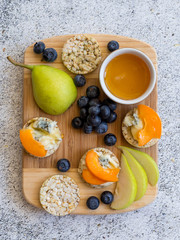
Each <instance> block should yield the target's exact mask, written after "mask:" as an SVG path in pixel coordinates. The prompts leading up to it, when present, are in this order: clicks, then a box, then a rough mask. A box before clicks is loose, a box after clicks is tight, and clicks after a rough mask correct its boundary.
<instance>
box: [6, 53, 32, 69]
mask: <svg viewBox="0 0 180 240" xmlns="http://www.w3.org/2000/svg"><path fill="white" fill-rule="evenodd" d="M7 59H8V60H9V61H10V62H11V63H12V64H14V65H15V66H20V67H24V68H27V69H30V70H32V69H33V65H26V64H22V63H18V62H16V61H15V60H13V59H12V57H10V56H8V57H7Z"/></svg>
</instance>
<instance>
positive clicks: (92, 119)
mask: <svg viewBox="0 0 180 240" xmlns="http://www.w3.org/2000/svg"><path fill="white" fill-rule="evenodd" d="M87 123H88V125H90V126H93V127H97V126H99V124H100V123H101V118H100V117H99V116H94V117H92V116H90V115H89V116H88V117H87Z"/></svg>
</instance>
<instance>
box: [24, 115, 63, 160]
mask: <svg viewBox="0 0 180 240" xmlns="http://www.w3.org/2000/svg"><path fill="white" fill-rule="evenodd" d="M40 118H41V119H43V120H44V121H47V122H53V121H52V120H51V119H49V118H45V117H35V118H32V119H30V120H29V121H28V122H27V123H26V124H24V126H23V129H27V128H28V126H29V125H30V124H31V123H32V122H35V121H36V120H37V119H40ZM56 128H57V129H58V130H59V136H60V137H61V131H60V129H59V127H58V126H56ZM61 141H62V140H61ZM61 141H60V140H59V141H56V144H55V145H54V148H53V149H49V150H47V153H46V156H45V157H48V156H50V155H52V154H53V153H54V152H55V151H56V150H57V149H58V148H59V145H60V143H61ZM28 153H29V152H28ZM29 154H30V153H29ZM30 155H31V156H34V155H32V154H30ZM34 157H37V156H34ZM45 157H38V158H45Z"/></svg>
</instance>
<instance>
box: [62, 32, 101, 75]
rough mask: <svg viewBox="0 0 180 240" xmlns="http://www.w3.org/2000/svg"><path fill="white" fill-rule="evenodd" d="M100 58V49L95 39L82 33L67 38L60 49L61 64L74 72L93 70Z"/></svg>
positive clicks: (84, 72)
mask: <svg viewBox="0 0 180 240" xmlns="http://www.w3.org/2000/svg"><path fill="white" fill-rule="evenodd" d="M101 58H102V56H101V50H100V47H99V44H98V42H97V41H96V39H95V38H93V37H90V36H86V35H83V34H80V35H76V36H74V37H72V38H70V39H68V40H67V42H66V43H65V44H64V47H63V50H62V61H63V64H64V65H65V66H66V67H67V69H68V70H69V71H71V72H73V73H75V74H87V73H90V72H92V71H94V70H95V69H96V68H97V66H98V65H99V63H100V61H101Z"/></svg>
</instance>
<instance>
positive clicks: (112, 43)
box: [107, 40, 119, 52]
mask: <svg viewBox="0 0 180 240" xmlns="http://www.w3.org/2000/svg"><path fill="white" fill-rule="evenodd" d="M107 48H108V50H109V51H110V52H113V51H115V50H117V49H119V43H118V42H117V41H113V40H112V41H110V42H109V43H108V45H107Z"/></svg>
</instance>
